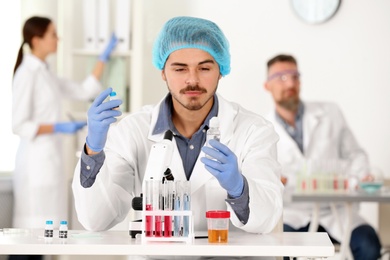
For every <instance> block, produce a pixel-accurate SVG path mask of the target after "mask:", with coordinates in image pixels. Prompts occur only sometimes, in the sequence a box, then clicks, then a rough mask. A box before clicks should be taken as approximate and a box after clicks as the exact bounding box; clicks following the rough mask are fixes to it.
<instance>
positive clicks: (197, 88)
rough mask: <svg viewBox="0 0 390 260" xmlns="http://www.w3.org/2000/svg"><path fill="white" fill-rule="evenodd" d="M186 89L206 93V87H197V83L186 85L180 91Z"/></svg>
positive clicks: (185, 90) (183, 91) (182, 91)
mask: <svg viewBox="0 0 390 260" xmlns="http://www.w3.org/2000/svg"><path fill="white" fill-rule="evenodd" d="M187 91H199V92H202V93H206V92H207V90H206V89H204V88H201V87H199V85H188V86H187V87H186V88H184V89H182V90H181V91H180V93H182V94H183V93H185V92H187Z"/></svg>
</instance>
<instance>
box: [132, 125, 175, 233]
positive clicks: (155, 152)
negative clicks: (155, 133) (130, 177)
mask: <svg viewBox="0 0 390 260" xmlns="http://www.w3.org/2000/svg"><path fill="white" fill-rule="evenodd" d="M172 138H173V133H172V132H171V131H170V130H168V131H166V132H165V134H164V139H163V140H162V141H161V142H158V143H155V144H153V145H152V148H151V149H150V154H149V159H148V163H147V165H146V170H145V175H144V180H148V179H150V178H153V177H154V178H155V177H160V176H162V182H164V180H165V179H166V180H174V178H173V175H172V172H171V170H170V169H169V168H168V167H169V165H170V164H171V160H172V154H173V143H172ZM156 173H161V175H158V174H157V176H156ZM143 183H144V181H143ZM142 185H144V184H142ZM142 201H143V197H142V194H140V196H139V197H134V198H133V200H132V203H131V207H132V209H133V210H134V211H136V212H137V211H139V212H140V211H142V208H143V205H142V203H143V202H142ZM141 233H142V218H141V219H137V220H134V221H130V223H129V235H130V236H131V237H132V238H135V237H136V235H137V234H141Z"/></svg>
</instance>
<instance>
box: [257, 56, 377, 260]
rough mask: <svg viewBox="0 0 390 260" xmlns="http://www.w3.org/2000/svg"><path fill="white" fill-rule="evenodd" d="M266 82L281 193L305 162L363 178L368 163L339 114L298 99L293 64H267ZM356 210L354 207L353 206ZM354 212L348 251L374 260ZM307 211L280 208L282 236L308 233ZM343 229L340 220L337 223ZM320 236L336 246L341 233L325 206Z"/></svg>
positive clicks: (373, 240)
mask: <svg viewBox="0 0 390 260" xmlns="http://www.w3.org/2000/svg"><path fill="white" fill-rule="evenodd" d="M267 67H268V77H267V80H266V82H265V83H264V86H265V89H266V90H267V91H269V92H270V93H271V95H272V97H273V100H274V103H275V110H274V111H272V112H271V113H270V114H269V119H270V121H271V122H272V123H273V124H274V126H275V130H276V132H277V133H278V134H279V136H280V141H279V142H278V145H277V146H278V160H279V162H280V163H281V165H282V169H283V171H282V181H283V183H284V184H285V185H286V193H287V194H288V193H290V192H291V191H293V190H294V189H295V187H296V180H297V176H296V175H297V172H298V170H299V168H300V167H301V166H302V163H303V162H304V161H305V160H306V161H307V160H312V161H317V162H339V163H344V164H347V165H349V170H350V172H353V173H354V174H357V175H360V176H359V178H364V176H365V175H366V174H368V168H369V166H368V158H367V156H366V153H365V152H364V151H363V149H362V148H361V147H360V146H359V145H358V143H357V141H356V139H355V138H354V136H353V134H352V132H351V130H350V129H349V127H348V125H347V123H346V121H345V119H344V117H343V115H342V113H341V111H340V109H339V108H338V107H337V106H336V105H335V104H333V103H325V102H303V101H302V100H301V99H300V97H299V94H300V74H299V70H298V64H297V61H296V59H295V58H294V57H293V56H290V55H277V56H276V57H274V58H272V59H270V60H269V61H268V63H267ZM356 206H357V205H356ZM343 209H344V207H341V206H340V207H338V210H339V216H346V212H345V211H344V210H343ZM357 211H358V208H357V207H355V208H354V214H353V219H352V224H353V226H352V235H351V241H350V248H351V251H352V254H353V257H354V259H355V260H359V259H365V260H369V259H378V258H379V257H380V250H381V245H380V242H379V239H378V236H377V234H376V232H375V230H374V229H373V228H372V227H371V226H370V225H368V224H367V223H366V222H365V221H364V220H363V219H362V218H361V217H360V216H359V215H358V212H357ZM311 212H312V210H311V205H309V204H307V203H291V202H290V203H286V202H285V207H284V212H283V221H284V231H308V228H309V224H310V215H311ZM340 220H341V221H342V226H345V225H344V224H345V223H344V221H346V218H344V217H342V218H340ZM319 224H320V230H324V229H325V231H327V232H328V234H329V235H330V237H331V239H332V240H333V241H335V242H340V241H341V238H342V235H343V234H342V233H341V231H340V229H339V227H338V226H337V221H336V219H335V218H334V216H333V215H332V213H331V210H330V205H329V204H322V206H321V208H320V219H319Z"/></svg>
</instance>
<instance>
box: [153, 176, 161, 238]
mask: <svg viewBox="0 0 390 260" xmlns="http://www.w3.org/2000/svg"><path fill="white" fill-rule="evenodd" d="M161 200H162V196H161V182H160V181H157V180H156V181H154V183H153V206H154V209H155V210H160V209H162V202H161ZM154 236H156V237H161V236H162V218H161V216H155V217H154Z"/></svg>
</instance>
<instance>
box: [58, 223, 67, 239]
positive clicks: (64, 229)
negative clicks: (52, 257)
mask: <svg viewBox="0 0 390 260" xmlns="http://www.w3.org/2000/svg"><path fill="white" fill-rule="evenodd" d="M58 237H59V238H63V239H66V238H68V221H66V220H61V222H60V228H59V232H58Z"/></svg>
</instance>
